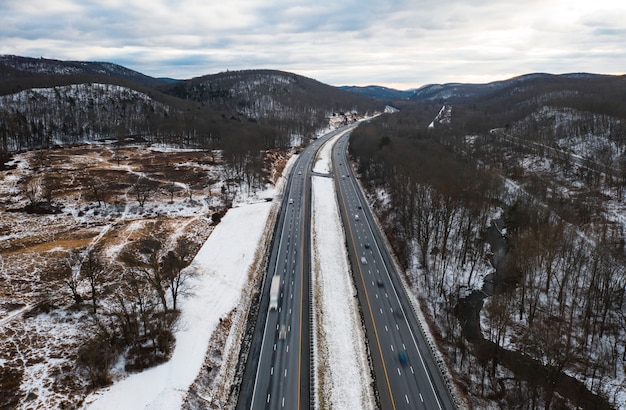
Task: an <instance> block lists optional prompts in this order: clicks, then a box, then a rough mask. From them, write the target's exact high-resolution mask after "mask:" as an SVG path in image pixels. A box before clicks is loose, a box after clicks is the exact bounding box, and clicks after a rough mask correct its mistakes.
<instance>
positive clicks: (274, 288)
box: [270, 275, 280, 310]
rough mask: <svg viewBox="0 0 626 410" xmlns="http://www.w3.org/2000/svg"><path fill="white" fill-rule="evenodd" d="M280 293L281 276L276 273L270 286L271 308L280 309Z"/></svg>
mask: <svg viewBox="0 0 626 410" xmlns="http://www.w3.org/2000/svg"><path fill="white" fill-rule="evenodd" d="M279 295H280V276H278V275H274V277H273V278H272V285H271V287H270V310H276V309H278V296H279Z"/></svg>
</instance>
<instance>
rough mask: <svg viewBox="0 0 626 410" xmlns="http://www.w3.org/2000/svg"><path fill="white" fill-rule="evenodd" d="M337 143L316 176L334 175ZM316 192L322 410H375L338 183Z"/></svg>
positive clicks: (317, 185) (316, 180)
mask: <svg viewBox="0 0 626 410" xmlns="http://www.w3.org/2000/svg"><path fill="white" fill-rule="evenodd" d="M337 138H338V137H337ZM337 138H334V139H333V140H331V141H330V142H328V143H327V144H326V145H325V147H324V148H323V149H322V150H321V152H320V157H319V161H318V162H317V163H316V167H315V171H316V172H329V171H330V169H331V168H330V149H331V148H332V145H333V144H334V142H335V141H336V140H337ZM312 190H313V194H312V210H313V212H312V218H313V221H312V237H313V238H312V244H313V261H312V267H313V289H314V290H313V303H314V309H313V316H314V321H315V329H316V331H315V341H314V357H315V368H316V375H315V387H314V388H315V390H316V408H319V409H326V408H333V409H374V408H375V407H376V406H375V400H374V392H373V391H372V387H371V386H372V379H371V375H370V369H369V364H368V358H367V353H366V351H365V334H364V331H363V328H362V326H361V319H360V316H359V308H358V304H357V303H358V302H357V299H356V298H355V297H354V296H355V295H356V289H355V288H354V286H353V284H352V278H351V274H350V265H349V262H348V255H347V252H346V246H345V243H346V241H345V237H344V233H343V225H342V223H341V218H340V216H339V209H338V208H339V207H338V204H337V199H336V195H335V186H334V183H333V180H332V178H327V177H320V176H314V177H313V184H312Z"/></svg>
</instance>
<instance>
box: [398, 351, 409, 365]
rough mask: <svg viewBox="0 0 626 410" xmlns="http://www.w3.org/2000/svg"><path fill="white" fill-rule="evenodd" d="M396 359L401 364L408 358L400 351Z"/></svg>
mask: <svg viewBox="0 0 626 410" xmlns="http://www.w3.org/2000/svg"><path fill="white" fill-rule="evenodd" d="M398 359H400V363H402V364H403V365H404V364H406V363H407V362H408V361H409V360H408V359H407V357H406V353H404V352H400V353H399V354H398Z"/></svg>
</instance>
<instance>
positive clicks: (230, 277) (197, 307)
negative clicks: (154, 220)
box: [86, 202, 272, 410]
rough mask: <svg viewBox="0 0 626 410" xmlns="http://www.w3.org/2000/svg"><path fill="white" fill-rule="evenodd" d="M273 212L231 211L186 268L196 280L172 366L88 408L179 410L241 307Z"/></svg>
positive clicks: (99, 397) (257, 207)
mask: <svg viewBox="0 0 626 410" xmlns="http://www.w3.org/2000/svg"><path fill="white" fill-rule="evenodd" d="M271 206H272V204H271V203H269V202H264V203H257V204H249V205H243V206H240V207H238V208H233V209H231V210H229V211H228V213H227V214H226V215H225V216H224V218H223V219H222V221H221V222H220V224H219V225H218V226H217V227H216V228H215V230H214V231H213V233H212V234H211V236H209V239H208V240H207V241H206V242H205V243H204V245H203V246H202V248H201V249H200V251H199V252H198V254H197V255H196V257H195V259H194V260H193V262H192V263H191V265H190V266H189V267H188V268H187V269H189V270H190V271H191V273H192V274H193V275H194V276H193V277H192V278H191V280H190V282H189V285H190V291H189V292H190V293H189V295H188V297H187V298H186V300H184V301H183V304H182V312H181V318H180V324H179V326H178V327H179V330H178V331H177V332H176V347H175V349H174V352H173V354H172V358H171V360H169V361H168V362H166V363H164V364H162V365H160V366H157V367H155V368H152V369H149V370H146V371H144V372H141V373H137V374H134V375H132V376H130V377H128V378H126V379H124V380H122V381H120V382H119V383H116V384H114V385H113V386H111V387H110V388H109V389H108V390H106V391H104V392H102V393H99V394H96V395H95V397H92V398H91V400H89V399H88V400H87V401H86V403H87V404H88V405H89V408H92V409H114V410H119V409H122V408H127V409H130V408H132V409H143V408H150V409H176V408H180V406H181V404H182V401H183V399H184V397H185V395H186V393H187V389H188V388H189V386H190V384H191V383H192V382H193V381H194V379H195V377H196V375H197V374H198V372H199V370H200V367H201V366H202V363H203V360H204V355H205V352H206V349H207V346H208V343H209V339H210V337H211V335H212V334H213V332H214V330H215V329H216V327H217V325H218V323H219V320H220V318H221V317H224V316H226V315H227V314H228V313H229V312H231V311H232V310H233V309H234V308H235V307H236V305H237V304H238V303H239V299H240V294H241V292H242V289H243V287H244V286H245V284H246V283H247V281H248V267H249V266H250V265H251V264H252V263H253V261H254V256H255V251H256V249H257V244H258V243H259V241H260V239H261V236H262V235H263V234H264V233H265V227H266V226H265V225H266V224H265V223H266V220H267V218H268V216H269V213H270V209H271ZM94 399H95V400H94Z"/></svg>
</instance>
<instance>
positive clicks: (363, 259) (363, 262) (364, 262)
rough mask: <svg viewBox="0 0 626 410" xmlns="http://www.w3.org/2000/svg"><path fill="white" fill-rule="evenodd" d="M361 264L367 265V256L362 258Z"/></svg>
mask: <svg viewBox="0 0 626 410" xmlns="http://www.w3.org/2000/svg"><path fill="white" fill-rule="evenodd" d="M361 263H362V264H363V265H367V259H365V256H361Z"/></svg>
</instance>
